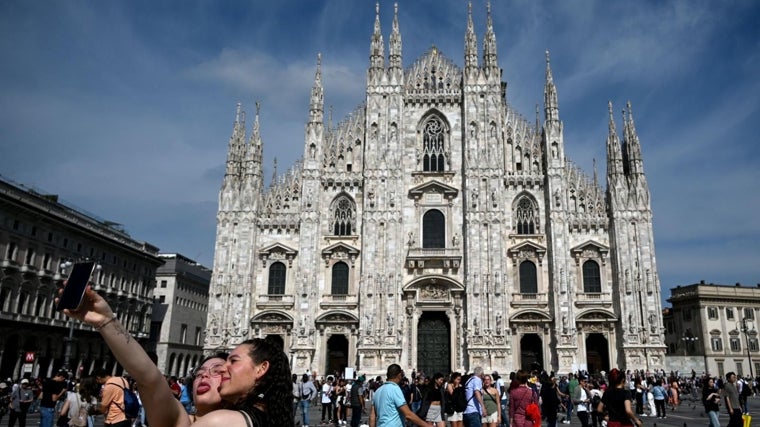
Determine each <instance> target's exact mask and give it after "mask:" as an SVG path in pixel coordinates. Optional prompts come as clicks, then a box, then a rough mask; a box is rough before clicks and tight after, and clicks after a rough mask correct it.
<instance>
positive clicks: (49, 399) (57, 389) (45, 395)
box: [40, 379, 66, 408]
mask: <svg viewBox="0 0 760 427" xmlns="http://www.w3.org/2000/svg"><path fill="white" fill-rule="evenodd" d="M65 388H66V383H65V382H63V381H53V380H52V379H49V380H46V381H45V383H44V384H43V385H42V400H40V406H41V407H43V408H54V407H55V402H53V395H54V394H60V393H61V392H62V391H63V389H65Z"/></svg>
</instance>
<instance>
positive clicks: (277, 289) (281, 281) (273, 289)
mask: <svg viewBox="0 0 760 427" xmlns="http://www.w3.org/2000/svg"><path fill="white" fill-rule="evenodd" d="M284 293H285V264H283V263H281V262H275V263H273V264H272V265H271V266H269V287H268V289H267V294H269V295H283V294H284Z"/></svg>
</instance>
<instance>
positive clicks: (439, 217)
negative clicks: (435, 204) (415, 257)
mask: <svg viewBox="0 0 760 427" xmlns="http://www.w3.org/2000/svg"><path fill="white" fill-rule="evenodd" d="M422 247H423V248H445V247H446V219H445V217H444V216H443V213H442V212H441V211H439V210H436V209H431V210H429V211H427V212H425V215H424V216H423V217H422Z"/></svg>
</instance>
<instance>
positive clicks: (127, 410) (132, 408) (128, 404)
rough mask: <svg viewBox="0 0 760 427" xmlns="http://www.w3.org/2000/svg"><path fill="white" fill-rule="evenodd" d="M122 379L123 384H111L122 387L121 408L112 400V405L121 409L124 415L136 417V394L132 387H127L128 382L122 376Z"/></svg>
mask: <svg viewBox="0 0 760 427" xmlns="http://www.w3.org/2000/svg"><path fill="white" fill-rule="evenodd" d="M122 381H124V385H123V386H122V385H118V384H112V385H115V386H117V387H119V388H121V389H122V391H123V392H124V407H123V408H122V407H121V406H119V404H118V403H115V402H114V405H116V407H118V408H119V409H121V411H122V412H124V415H126V416H127V418H137V416H138V415H139V414H140V401H139V400H137V395H136V394H135V392H134V391H132V389H130V388H129V384H127V380H125V379H123V378H122Z"/></svg>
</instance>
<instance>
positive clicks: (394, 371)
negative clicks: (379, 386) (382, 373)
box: [386, 363, 403, 380]
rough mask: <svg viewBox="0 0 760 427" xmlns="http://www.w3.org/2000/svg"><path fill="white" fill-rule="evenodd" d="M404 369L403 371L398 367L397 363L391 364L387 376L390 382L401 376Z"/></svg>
mask: <svg viewBox="0 0 760 427" xmlns="http://www.w3.org/2000/svg"><path fill="white" fill-rule="evenodd" d="M402 371H403V369H401V366H399V365H397V364H396V363H393V364H391V365H390V366H388V371H387V372H386V376H387V377H388V379H389V380H390V379H391V378H396V377H397V376H399V375H401V372H402Z"/></svg>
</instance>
